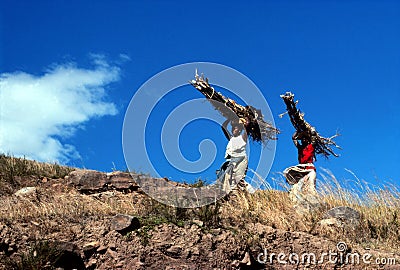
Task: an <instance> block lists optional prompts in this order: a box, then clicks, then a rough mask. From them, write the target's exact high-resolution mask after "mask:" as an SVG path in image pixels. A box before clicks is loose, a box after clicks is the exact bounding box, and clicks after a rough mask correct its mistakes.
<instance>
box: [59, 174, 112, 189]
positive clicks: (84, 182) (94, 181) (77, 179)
mask: <svg viewBox="0 0 400 270" xmlns="http://www.w3.org/2000/svg"><path fill="white" fill-rule="evenodd" d="M66 179H67V181H68V184H72V185H73V186H75V187H76V188H77V189H78V190H79V191H81V192H85V193H93V192H97V191H101V190H103V189H105V188H106V186H107V184H108V182H109V180H108V178H107V175H106V174H105V173H102V172H97V171H93V170H75V171H72V172H70V173H69V174H68V176H67V178H66Z"/></svg>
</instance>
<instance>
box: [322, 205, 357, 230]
mask: <svg viewBox="0 0 400 270" xmlns="http://www.w3.org/2000/svg"><path fill="white" fill-rule="evenodd" d="M329 218H336V219H338V220H340V221H342V222H344V223H346V224H349V225H354V226H357V225H359V223H360V219H361V215H360V212H358V211H357V210H355V209H353V208H351V207H348V206H339V207H335V208H332V209H330V210H329V211H327V212H326V213H325V215H324V219H329Z"/></svg>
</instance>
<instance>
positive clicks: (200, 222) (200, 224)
mask: <svg viewBox="0 0 400 270" xmlns="http://www.w3.org/2000/svg"><path fill="white" fill-rule="evenodd" d="M192 222H193V223H194V224H196V225H197V226H199V227H203V225H204V222H203V221H201V220H197V219H193V220H192Z"/></svg>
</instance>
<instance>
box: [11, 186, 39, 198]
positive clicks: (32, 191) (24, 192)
mask: <svg viewBox="0 0 400 270" xmlns="http://www.w3.org/2000/svg"><path fill="white" fill-rule="evenodd" d="M14 195H15V196H20V197H24V196H29V195H36V188H35V187H24V188H21V189H20V190H18V191H17V192H15V193H14Z"/></svg>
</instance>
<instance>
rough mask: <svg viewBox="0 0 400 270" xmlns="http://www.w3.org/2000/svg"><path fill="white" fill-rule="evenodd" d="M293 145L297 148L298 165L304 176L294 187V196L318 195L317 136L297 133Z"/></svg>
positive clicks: (293, 137) (294, 135)
mask: <svg viewBox="0 0 400 270" xmlns="http://www.w3.org/2000/svg"><path fill="white" fill-rule="evenodd" d="M292 139H293V143H294V145H295V146H296V147H297V151H298V161H299V165H297V166H296V167H297V170H299V171H298V172H301V174H304V176H303V177H302V178H301V179H300V180H299V182H298V183H296V184H294V185H293V187H292V190H293V191H294V192H292V193H293V194H296V193H301V194H312V195H316V194H317V190H316V183H315V181H316V177H317V174H316V170H315V167H314V164H313V163H314V161H315V136H313V134H309V133H308V132H297V131H296V132H295V133H294V134H293V136H292Z"/></svg>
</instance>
